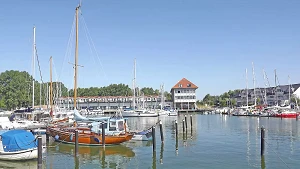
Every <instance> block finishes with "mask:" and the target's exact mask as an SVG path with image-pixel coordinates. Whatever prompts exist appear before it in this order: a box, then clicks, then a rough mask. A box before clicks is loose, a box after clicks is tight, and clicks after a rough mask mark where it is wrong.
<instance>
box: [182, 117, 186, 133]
mask: <svg viewBox="0 0 300 169" xmlns="http://www.w3.org/2000/svg"><path fill="white" fill-rule="evenodd" d="M182 130H183V132H185V127H184V120H182Z"/></svg>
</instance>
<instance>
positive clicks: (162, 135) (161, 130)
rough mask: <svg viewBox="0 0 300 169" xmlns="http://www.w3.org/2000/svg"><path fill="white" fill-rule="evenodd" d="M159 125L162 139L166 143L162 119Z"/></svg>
mask: <svg viewBox="0 0 300 169" xmlns="http://www.w3.org/2000/svg"><path fill="white" fill-rule="evenodd" d="M159 127H160V140H161V142H162V143H164V133H163V128H162V122H161V120H160V121H159Z"/></svg>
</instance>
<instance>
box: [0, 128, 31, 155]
mask: <svg viewBox="0 0 300 169" xmlns="http://www.w3.org/2000/svg"><path fill="white" fill-rule="evenodd" d="M1 138H2V145H3V149H4V151H5V152H15V151H20V150H27V149H31V148H35V147H37V140H35V137H34V135H33V134H32V133H31V132H28V131H26V130H8V131H7V132H4V133H3V134H1Z"/></svg>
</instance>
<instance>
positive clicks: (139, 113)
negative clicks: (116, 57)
mask: <svg viewBox="0 0 300 169" xmlns="http://www.w3.org/2000/svg"><path fill="white" fill-rule="evenodd" d="M132 83H133V97H132V103H133V106H132V109H129V110H127V109H124V110H123V111H122V115H123V117H157V116H158V113H157V112H155V111H149V110H147V109H145V108H144V107H143V108H141V109H140V108H139V109H136V105H135V104H136V95H135V94H136V59H134V78H133V82H132ZM137 107H139V106H137Z"/></svg>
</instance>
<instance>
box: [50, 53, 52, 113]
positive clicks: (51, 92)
mask: <svg viewBox="0 0 300 169" xmlns="http://www.w3.org/2000/svg"><path fill="white" fill-rule="evenodd" d="M52 89H53V86H52V56H50V116H51V117H52V116H53V93H52V92H53V91H52Z"/></svg>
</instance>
